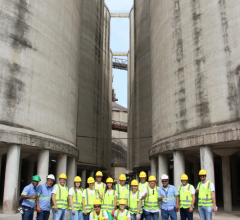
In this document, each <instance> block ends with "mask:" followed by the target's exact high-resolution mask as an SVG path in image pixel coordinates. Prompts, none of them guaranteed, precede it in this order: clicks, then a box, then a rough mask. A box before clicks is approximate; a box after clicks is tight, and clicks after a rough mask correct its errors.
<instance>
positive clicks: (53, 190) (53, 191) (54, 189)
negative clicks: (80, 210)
mask: <svg viewBox="0 0 240 220" xmlns="http://www.w3.org/2000/svg"><path fill="white" fill-rule="evenodd" d="M62 188H63V190H64V191H65V187H62ZM57 190H58V186H57V185H54V186H53V189H52V194H57Z"/></svg>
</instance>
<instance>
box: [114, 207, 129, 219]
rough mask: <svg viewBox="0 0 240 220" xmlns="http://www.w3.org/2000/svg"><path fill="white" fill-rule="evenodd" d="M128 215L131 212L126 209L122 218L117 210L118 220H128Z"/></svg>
mask: <svg viewBox="0 0 240 220" xmlns="http://www.w3.org/2000/svg"><path fill="white" fill-rule="evenodd" d="M128 213H129V211H128V210H126V209H125V210H124V213H123V216H122V217H121V214H120V211H119V210H117V211H116V217H117V220H127V219H128Z"/></svg>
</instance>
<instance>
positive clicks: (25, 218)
mask: <svg viewBox="0 0 240 220" xmlns="http://www.w3.org/2000/svg"><path fill="white" fill-rule="evenodd" d="M22 207H23V209H24V214H22V220H33V211H34V209H33V208H30V207H27V206H22Z"/></svg>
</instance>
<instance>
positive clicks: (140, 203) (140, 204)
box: [136, 199, 142, 219]
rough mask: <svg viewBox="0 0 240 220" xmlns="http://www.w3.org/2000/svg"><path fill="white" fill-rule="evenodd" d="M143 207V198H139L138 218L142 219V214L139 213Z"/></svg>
mask: <svg viewBox="0 0 240 220" xmlns="http://www.w3.org/2000/svg"><path fill="white" fill-rule="evenodd" d="M141 207H142V200H141V199H139V203H138V211H137V215H136V217H137V219H141V217H140V215H139V213H140V210H141Z"/></svg>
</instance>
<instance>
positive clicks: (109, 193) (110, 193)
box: [102, 177, 117, 220]
mask: <svg viewBox="0 0 240 220" xmlns="http://www.w3.org/2000/svg"><path fill="white" fill-rule="evenodd" d="M106 183H107V186H106V190H105V192H104V193H103V202H102V208H103V209H104V210H106V211H107V214H108V218H109V220H113V215H114V212H115V209H116V206H117V198H116V197H115V196H116V192H115V190H114V188H113V179H112V178H111V177H109V178H107V180H106Z"/></svg>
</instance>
